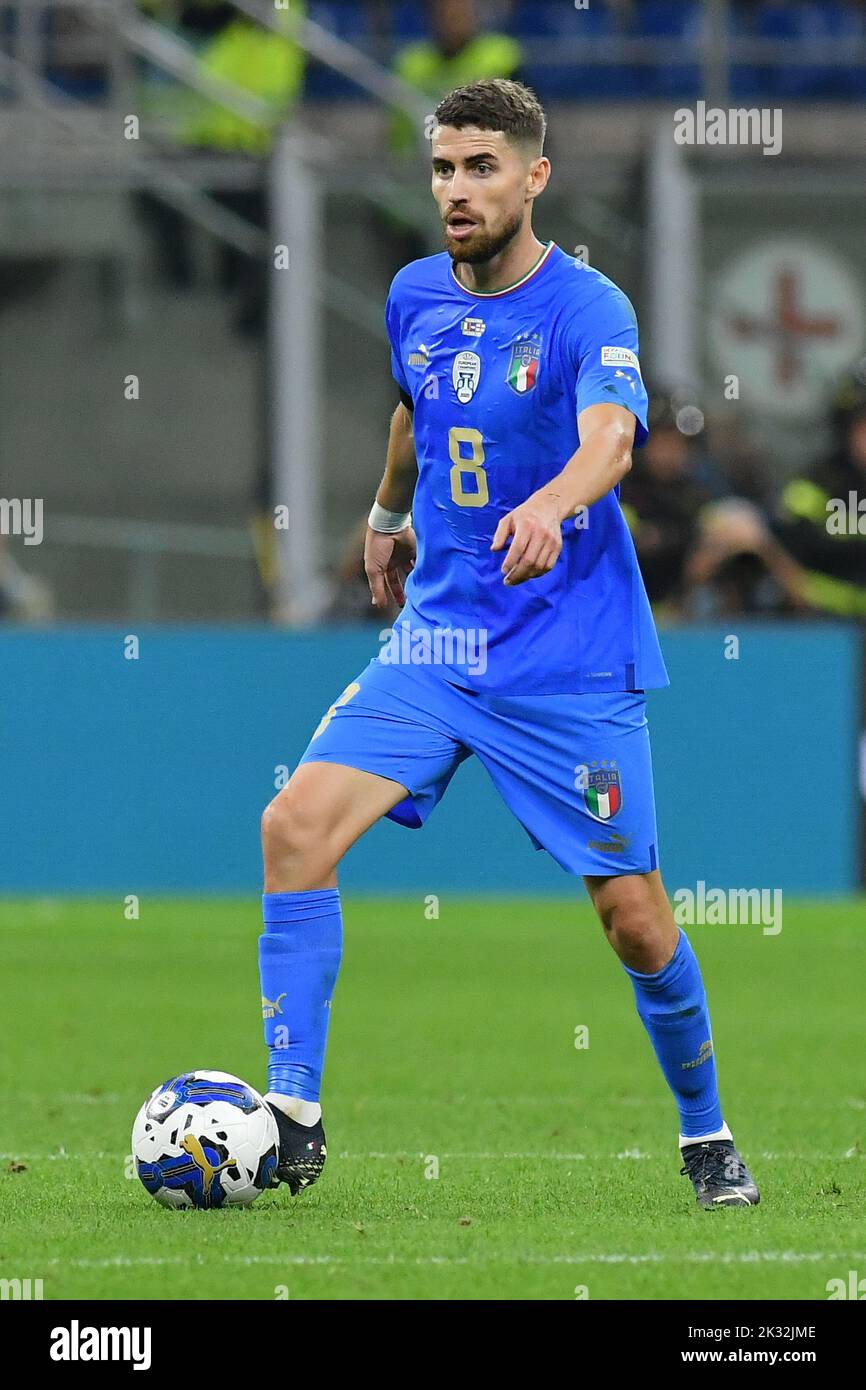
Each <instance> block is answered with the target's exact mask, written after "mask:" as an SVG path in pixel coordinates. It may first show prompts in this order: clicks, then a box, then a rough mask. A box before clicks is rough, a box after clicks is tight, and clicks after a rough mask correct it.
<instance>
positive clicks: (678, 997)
mask: <svg viewBox="0 0 866 1390" xmlns="http://www.w3.org/2000/svg"><path fill="white" fill-rule="evenodd" d="M623 968H624V969H625V971H626V972H627V974H629V975H630V976H631V982H632V984H633V985H634V993H635V1000H636V1002H637V1011H638V1013H639V1014H640V1017H641V1019H642V1021H643V1024H644V1027H645V1028H646V1030H647V1032H648V1033H649V1035H650V1041H651V1042H652V1045H653V1047H654V1048H655V1053H656V1056H657V1057H658V1059H659V1062H660V1064H661V1069H662V1071H663V1072H664V1074H665V1079H666V1081H667V1083H668V1085H669V1086H670V1088H671V1090H672V1091H673V1093H674V1099H675V1100H676V1103H677V1108H678V1110H679V1112H680V1133H681V1134H682V1136H683V1137H684V1138H689V1137H691V1136H692V1135H694V1136H698V1135H701V1134H713V1133H715V1131H716V1130H719V1129H721V1128H722V1110H721V1106H720V1104H719V1089H718V1083H717V1080H716V1060H715V1057H714V1056H713V1042H712V1036H713V1035H712V1032H711V1030H710V1015H709V1009H708V1007H707V996H706V993H705V991H704V983H703V980H702V979H701V971H700V966H699V965H698V962H697V957H696V956H695V953H694V951H693V950H692V947H691V943H690V941H689V939H688V937H687V936H686V934H685V932H683V931H680V939H679V942H678V944H677V949H676V950H675V951H674V953H673V956H672V957H671V959H670V960H669V961H668V963H667V965H666V966H665V967H664V969H663V970H659V971H658V973H657V974H655V975H641V974H640V973H639V972H638V971H637V970H630V969H629V967H628V966H627V965H626V966H624V967H623Z"/></svg>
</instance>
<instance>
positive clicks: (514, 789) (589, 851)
mask: <svg viewBox="0 0 866 1390" xmlns="http://www.w3.org/2000/svg"><path fill="white" fill-rule="evenodd" d="M472 753H474V754H475V756H476V757H477V758H479V759H480V761H481V762H482V763H483V765H484V767H485V768H486V769H487V771H488V772H489V774H490V777H491V778H492V780H493V784H494V786H495V787H496V789H497V791H498V792H499V794H500V795H501V797H502V799H503V800H504V802H505V804H506V806H507V807H508V808H509V810H511V811H512V812H513V814H514V815H515V816H516V817H517V819H518V820H519V821H520V823H521V824H522V825H523V827H524V829H525V830H526V832H527V833H528V835H529V837H530V839H531V840H532V843H533V844H534V845H535V847H536V849H546V850H547V852H548V854H550V855H551V856H552V857H553V858H554V859H555V860H556V862H557V863H558V864H560V865H561V866H562V868H563V869H565V870H566V871H567V872H568V873H572V874H597V875H609V874H643V873H649V872H650V871H651V870H653V869H655V868H656V867H657V866H658V854H657V849H656V822H655V802H654V798H653V780H652V761H651V758H650V746H649V731H648V729H647V721H646V702H645V700H644V697H643V694H642V693H639V692H628V691H626V692H623V693H616V694H590V695H490V694H479V693H478V692H476V691H472V690H468V689H466V688H464V687H462V686H457V685H453V684H451V682H450V681H446V680H445V679H444V676H443V675H442V672H441V668H438V667H432V666H410V665H407V664H403V665H397V664H393V665H392V664H385V663H383V662H381V661H380V660H379V659H378V658H375V659H374V660H373V661H371V662H370V664H369V666H368V667H367V668H366V670H365V671H362V672H361V674H360V676H358V678H357V680H355V681H353V682H352V684H351V685H349V686H347V688H346V690H345V691H344V692H343V694H342V695H341V696H340V697H339V699H338V700H336V701H335V703H334V704H333V705H332V706H331V708H330V709H329V710H328V711H327V713H326V714H325V716H324V718H323V719H322V721H321V723H320V724H319V727H318V728H317V729H316V731H315V733H314V734H313V737H312V739H311V740H310V743H309V745H308V747H307V750H306V752H305V753H304V756H303V758H302V759H301V761H302V762H305V763H309V762H327V763H341V764H343V765H344V766H347V767H355V768H360V769H361V771H363V772H374V773H377V774H378V775H379V776H380V777H388V778H390V779H391V780H392V781H394V782H398V783H400V785H401V786H403V787H405V788H406V790H407V791H408V793H409V795H408V796H407V797H406V798H405V799H404V800H403V801H401V802H399V804H398V805H396V806H395V807H394V809H393V810H392V811H390V812H389V813H388V814H389V817H390V819H391V820H394V821H397V822H398V823H399V824H400V825H406V826H410V827H412V828H417V827H418V826H421V825H423V824H424V821H425V820H426V819H427V817H428V816H429V814H430V812H431V811H432V810H433V808H434V806H435V805H436V803H437V802H438V801H439V799H440V797H441V796H442V795H443V793H444V791H445V788H446V787H447V786H448V783H449V782H450V781H451V778H452V777H453V776H454V773H455V772H456V771H457V768H458V767H459V766H460V764H461V763H462V762H463V761H464V759H465V758H468V757H469V756H470V754H472Z"/></svg>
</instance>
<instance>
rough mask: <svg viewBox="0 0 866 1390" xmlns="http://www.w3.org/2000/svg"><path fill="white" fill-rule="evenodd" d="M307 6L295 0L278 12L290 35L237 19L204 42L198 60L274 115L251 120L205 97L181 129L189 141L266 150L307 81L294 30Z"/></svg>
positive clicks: (251, 151)
mask: <svg viewBox="0 0 866 1390" xmlns="http://www.w3.org/2000/svg"><path fill="white" fill-rule="evenodd" d="M305 8H306V7H305V4H304V0H292V8H291V9H290V10H283V9H280V10H277V11H276V13H277V15H278V17H280V18H282V19H284V21H285V29H286V33H285V34H276V33H274V31H273V30H272V29H265V28H263V27H262V26H260V25H257V24H254V23H253V22H251V21H250V20H247V19H245V18H238V19H235V20H232V22H231V23H230V24H228V25H226V27H225V29H223V30H222V31H221V33H219V34H217V35H216V36H215V37H214V38H213V39H211V40H210V41H209V42H208V43H206V44H205V46H204V48H203V49H202V51H201V54H200V58H199V61H200V63H201V66H202V68H203V69H204V71H205V72H207V73H209V74H210V75H211V76H213V77H221V78H224V79H225V80H226V81H227V82H231V83H233V84H234V86H236V87H241V88H242V89H243V90H244V91H245V92H249V93H250V95H251V96H255V97H259V98H260V99H261V100H262V101H265V102H267V103H268V105H269V106H270V107H271V110H272V115H271V116H270V117H269V118H267V119H266V120H264V121H262V122H258V121H249V120H246V119H245V118H244V117H243V116H240V115H237V114H236V113H235V112H234V111H230V110H229V109H228V107H225V106H221V105H219V103H218V102H215V101H210V100H209V99H207V98H204V97H200V98H197V101H196V105H195V109H194V111H193V112H192V113H191V114H190V116H189V117H188V119H187V120H186V121H185V122H184V123H183V125H182V127H181V139H182V140H183V142H184V144H188V145H208V146H212V147H213V148H214V149H218V150H240V151H243V152H245V153H247V154H257V155H261V154H266V153H267V151H268V150H269V149H270V146H271V142H272V139H273V134H274V130H275V128H276V126H277V125H278V123H279V121H280V120H281V119H282V117H283V116H284V115H285V113H286V111H287V109H288V108H289V107H291V106H292V105H293V103H294V101H295V100H296V98H297V96H298V93H299V92H300V89H301V85H302V83H303V79H304V61H305V54H304V52H303V50H302V49H301V48H300V47H299V46H298V45H297V44H296V43H295V42H294V41H293V40H292V38H291V37H290V32H291V26H292V22H293V20H294V18H295V16H296V15H298V14H302V13H304V12H305Z"/></svg>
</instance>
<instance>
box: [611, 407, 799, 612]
mask: <svg viewBox="0 0 866 1390" xmlns="http://www.w3.org/2000/svg"><path fill="white" fill-rule="evenodd" d="M693 413H694V408H693V407H692V409H691V410H690V411H688V412H686V411H685V410H683V409H682V407H680V406H679V404H678V402H677V400H676V398H675V397H674V396H671V395H666V394H664V393H659V394H656V393H652V394H651V396H650V410H649V427H650V435H649V439H648V440H647V442H646V444H645V445H644V447H643V448H642V449H640V450H638V451H637V452H636V453H635V456H634V462H633V464H632V469H631V472H630V473H629V474H628V475H627V477H626V478H625V479H624V481H623V485H622V504H623V512H624V513H625V516H626V520H627V521H628V523H629V527H630V529H631V531H632V535H633V537H634V542H635V548H636V550H637V554H638V559H639V561H640V566H641V572H642V574H643V577H644V583H645V584H646V587H647V593H648V595H649V598H650V602H651V603H652V604H653V606H654V607H655V608H656V609H657V610H658V609H659V608H660V609H661V610H662V611H663V612H664V611H665V610H667V613H668V614H669V615H671V616H683V617H691V618H700V619H708V618H718V617H722V616H725V615H730V614H736V613H767V612H782V611H787V610H789V609H791V608H795V607H798V606H801V605H802V599H801V596H800V587H799V573H798V571H797V567H796V566H795V565H793V564H792V562H791V561H790V559H789V558H788V557H787V555H786V554H785V552H784V551H783V549H782V547H781V546H780V545H779V544H778V543H777V542H776V541H774V539H773V537H772V535H771V534H770V532H769V530H768V528H767V523H766V520H765V516H764V513H763V511H762V509H761V507H760V505H758V504H757V503H758V501H759V500H760V499H761V498H762V496H763V493H764V487H763V483H762V471H761V470H758V471H757V474H756V477H753V478H749V479H747V478H746V477H745V468H744V462H745V460H746V459H747V458H748V457H749V455H748V453H747V451H745V450H743V449H742V444H743V441H742V440H740V445H741V449H740V451H739V452H733V451H732V452H731V454H730V456H723V457H722V458H721V459H719V458H716V457H714V454H713V452H711V451H707V449H706V447H705V446H703V445H702V443H701V442H700V434H696V435H686V434H685V433H683V432H682V430H681V428H680V423H678V422H681V421H682V418H683V416H685V415H687V414H693ZM741 483H742V484H744V485H745V487H744V490H745V492H746V495H745V496H744V495H733V494H735V493H740V484H741ZM752 499H755V500H752Z"/></svg>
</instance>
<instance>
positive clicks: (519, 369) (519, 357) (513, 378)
mask: <svg viewBox="0 0 866 1390" xmlns="http://www.w3.org/2000/svg"><path fill="white" fill-rule="evenodd" d="M540 366H541V339H540V337H539V335H538V334H537V333H533V334H532V335H531V337H529V338H522V339H521V340H520V342H519V343H515V344H514V347H513V348H512V349H511V362H510V363H509V366H508V375H507V376H506V378H505V380H506V381H507V382H508V385H509V386H510V387H511V389H512V391H516V392H517V394H518V396H525V395H526V393H527V391H531V390H532V388H533V386H534V385H535V383H536V382H537V380H538V369H539V367H540Z"/></svg>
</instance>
